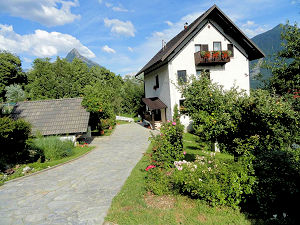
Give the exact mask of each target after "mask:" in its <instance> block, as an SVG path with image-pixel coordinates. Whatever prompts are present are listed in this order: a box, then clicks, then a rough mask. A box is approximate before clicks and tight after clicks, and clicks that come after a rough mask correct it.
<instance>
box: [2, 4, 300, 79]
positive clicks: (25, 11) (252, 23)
mask: <svg viewBox="0 0 300 225" xmlns="http://www.w3.org/2000/svg"><path fill="white" fill-rule="evenodd" d="M213 4H216V5H217V6H218V7H219V8H220V9H221V10H222V11H223V12H224V13H225V14H226V15H227V16H229V18H231V19H232V20H233V22H234V23H235V24H236V25H237V26H238V27H239V28H240V29H241V30H242V31H244V33H245V34H246V35H248V37H250V38H251V37H254V36H255V35H257V34H260V33H263V32H265V31H267V30H270V29H272V28H273V27H275V26H276V25H278V24H279V23H286V21H287V20H289V21H290V23H292V24H293V23H294V22H299V21H300V0H218V1H213V0H208V1H207V0H206V1H204V0H150V1H149V0H147V1H146V0H127V1H125V0H9V1H7V0H0V50H6V51H10V52H12V53H14V54H16V55H18V56H19V57H20V58H21V60H22V66H23V68H24V69H29V68H31V66H32V62H33V60H34V59H35V58H44V57H50V58H51V59H52V60H55V59H56V57H57V56H59V57H62V58H64V57H66V55H67V53H68V52H69V51H70V50H72V49H73V48H76V49H77V50H78V51H79V53H80V54H82V55H83V56H85V57H87V58H89V59H91V60H93V61H94V62H97V63H98V64H100V65H101V66H104V67H106V68H107V69H109V70H111V71H112V72H114V73H116V74H120V75H122V76H123V75H127V74H135V73H136V72H138V71H139V69H141V68H142V67H143V66H144V65H145V64H146V63H147V62H148V61H149V60H150V59H151V58H152V57H153V56H154V55H155V54H156V52H157V51H159V49H160V48H161V45H162V40H164V41H166V42H167V41H169V40H170V39H172V37H174V36H175V35H176V34H177V33H179V32H180V31H181V30H182V29H183V26H184V24H185V22H188V23H189V24H190V23H191V22H193V21H194V20H195V19H196V18H197V17H198V16H200V15H201V14H202V13H203V12H204V11H206V10H207V9H208V8H210V7H211V6H212V5H213Z"/></svg>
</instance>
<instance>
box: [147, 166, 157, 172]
mask: <svg viewBox="0 0 300 225" xmlns="http://www.w3.org/2000/svg"><path fill="white" fill-rule="evenodd" d="M155 167H156V166H154V165H149V166H147V168H146V171H148V170H150V169H152V168H155Z"/></svg>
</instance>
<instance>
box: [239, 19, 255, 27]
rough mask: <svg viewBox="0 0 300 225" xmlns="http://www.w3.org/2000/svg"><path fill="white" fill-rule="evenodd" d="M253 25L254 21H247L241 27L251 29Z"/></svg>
mask: <svg viewBox="0 0 300 225" xmlns="http://www.w3.org/2000/svg"><path fill="white" fill-rule="evenodd" d="M254 25H255V23H254V21H251V20H248V21H247V22H246V23H245V24H243V25H242V27H252V26H254Z"/></svg>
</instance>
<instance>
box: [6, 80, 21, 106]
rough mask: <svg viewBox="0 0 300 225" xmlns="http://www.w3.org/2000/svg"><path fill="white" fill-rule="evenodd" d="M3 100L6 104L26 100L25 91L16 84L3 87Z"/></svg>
mask: <svg viewBox="0 0 300 225" xmlns="http://www.w3.org/2000/svg"><path fill="white" fill-rule="evenodd" d="M5 90H6V94H5V98H6V101H7V102H19V101H24V100H25V99H26V95H25V91H24V90H23V89H22V87H21V86H20V85H18V84H11V85H9V86H7V87H5Z"/></svg>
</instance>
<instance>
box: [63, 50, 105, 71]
mask: <svg viewBox="0 0 300 225" xmlns="http://www.w3.org/2000/svg"><path fill="white" fill-rule="evenodd" d="M74 58H78V59H80V60H82V61H83V62H84V63H86V64H87V65H88V67H92V66H100V65H99V64H98V63H95V62H93V61H92V60H90V59H88V58H86V57H84V56H82V55H80V53H79V52H78V50H77V49H76V48H73V49H72V50H71V51H70V52H69V53H68V55H67V56H66V59H67V60H68V62H72V61H73V59H74ZM100 67H101V66H100Z"/></svg>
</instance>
